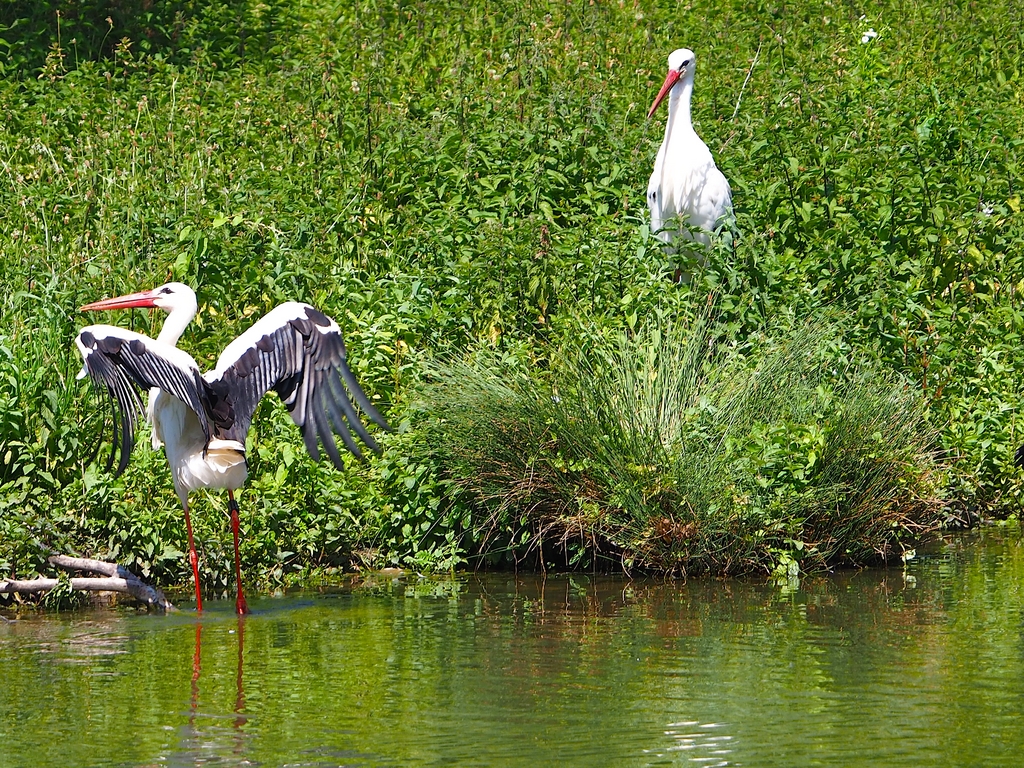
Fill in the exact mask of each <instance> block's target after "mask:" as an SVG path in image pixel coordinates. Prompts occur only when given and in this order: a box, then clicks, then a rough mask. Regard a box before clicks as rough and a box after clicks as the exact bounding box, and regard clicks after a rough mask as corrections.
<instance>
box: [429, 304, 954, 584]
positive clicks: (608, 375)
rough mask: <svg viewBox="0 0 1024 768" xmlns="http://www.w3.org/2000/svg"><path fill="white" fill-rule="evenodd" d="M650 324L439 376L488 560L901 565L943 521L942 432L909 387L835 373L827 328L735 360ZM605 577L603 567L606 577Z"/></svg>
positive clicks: (437, 407) (700, 329) (447, 445)
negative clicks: (913, 545) (544, 362)
mask: <svg viewBox="0 0 1024 768" xmlns="http://www.w3.org/2000/svg"><path fill="white" fill-rule="evenodd" d="M720 330H721V329H716V328H711V327H709V326H707V325H706V324H700V323H698V324H696V325H695V326H694V327H691V328H689V329H687V330H684V329H683V328H682V327H680V326H678V325H675V326H673V325H668V326H661V325H651V326H645V327H644V329H643V330H642V331H641V332H640V333H638V334H637V335H636V336H633V337H629V336H623V335H621V334H615V335H612V336H611V337H609V338H604V339H602V338H600V337H598V336H595V335H591V336H590V337H589V338H588V336H587V334H585V333H581V334H579V338H583V339H586V341H587V343H586V344H584V345H582V346H579V347H572V348H566V349H563V350H561V351H559V352H558V353H556V354H552V357H551V359H550V367H549V368H547V369H538V368H537V367H536V366H528V365H522V364H519V363H515V362H506V363H505V364H503V365H502V364H498V363H497V361H495V360H494V359H493V358H492V357H491V356H488V355H484V356H482V357H480V358H478V359H476V360H474V361H472V362H460V363H455V364H453V365H450V366H446V367H442V368H439V369H438V371H437V374H436V381H435V382H433V383H431V384H430V385H429V386H428V388H427V390H426V392H425V395H424V399H425V401H426V402H427V403H429V404H430V405H429V406H428V407H427V411H426V413H427V415H428V417H429V418H428V423H427V426H426V428H427V429H428V430H429V433H430V434H431V438H430V443H429V444H430V446H431V449H432V453H433V455H436V456H438V457H439V464H440V465H441V466H442V467H444V468H446V469H447V471H448V473H449V474H450V481H451V482H452V483H453V484H454V485H456V486H457V487H458V488H460V489H462V490H463V491H464V492H465V493H467V494H469V495H470V496H472V497H473V499H474V500H475V501H476V502H477V506H478V507H480V508H482V509H484V510H486V511H487V514H486V515H485V516H484V517H483V518H480V519H477V521H476V523H475V533H476V534H477V541H478V542H479V548H480V549H479V551H480V553H481V554H482V555H484V556H485V557H493V555H494V554H495V553H505V554H506V555H507V558H508V559H512V558H514V559H516V560H521V559H524V558H526V557H527V556H528V555H530V554H531V553H532V555H533V557H534V559H540V561H541V564H542V565H543V564H544V563H545V562H547V560H550V561H551V563H558V564H560V565H563V566H564V565H573V566H578V565H597V564H598V563H597V561H598V560H599V559H602V558H603V559H605V560H608V559H611V560H612V561H613V562H614V564H615V565H616V566H618V565H619V564H620V563H621V564H622V565H623V566H625V567H626V568H633V567H637V568H641V569H644V570H653V571H658V572H680V573H684V574H685V573H699V572H713V573H732V572H744V571H750V570H754V569H758V568H767V569H772V568H774V567H777V566H778V565H780V564H783V565H786V564H788V563H790V562H799V563H800V564H801V566H802V567H803V568H805V569H807V568H810V569H820V568H826V567H831V566H834V565H839V564H864V563H870V562H877V561H880V560H886V559H892V558H894V557H898V556H900V555H901V554H902V551H903V549H904V544H905V542H914V541H916V540H917V538H918V537H919V536H921V535H922V534H923V533H926V532H927V531H930V530H934V529H935V528H936V527H937V526H938V525H939V524H940V522H941V513H942V505H941V503H940V501H939V496H938V492H939V489H940V488H941V474H940V473H939V472H938V471H937V466H936V464H935V461H934V457H933V455H932V452H931V450H930V449H931V446H932V444H933V442H934V437H935V432H934V429H932V428H930V427H929V426H928V424H927V422H926V420H925V418H924V412H923V407H922V402H921V398H920V396H919V395H918V394H917V393H915V392H914V391H913V390H910V389H908V387H907V382H905V381H899V380H893V379H891V378H890V377H888V376H886V375H885V374H884V373H882V372H881V371H879V370H877V369H875V368H874V367H865V368H861V367H854V368H850V369H842V368H836V367H835V365H836V354H835V353H836V348H837V346H841V345H837V343H836V338H837V337H836V335H835V329H833V328H830V327H829V326H823V327H815V326H800V327H798V328H797V329H796V330H794V331H791V332H789V333H788V334H785V335H782V336H781V339H776V338H766V339H758V340H757V341H753V340H752V341H750V342H748V343H747V344H746V345H744V348H743V349H742V350H737V349H734V348H730V347H729V345H728V343H727V341H726V339H723V338H722V337H721V336H720V335H719V331H720ZM606 565H607V563H606Z"/></svg>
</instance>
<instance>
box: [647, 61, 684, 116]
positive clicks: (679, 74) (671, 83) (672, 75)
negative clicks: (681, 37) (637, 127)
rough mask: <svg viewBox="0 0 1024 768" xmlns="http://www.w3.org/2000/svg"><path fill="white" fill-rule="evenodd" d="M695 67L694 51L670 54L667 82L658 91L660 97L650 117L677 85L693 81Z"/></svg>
mask: <svg viewBox="0 0 1024 768" xmlns="http://www.w3.org/2000/svg"><path fill="white" fill-rule="evenodd" d="M695 65H696V60H695V58H694V55H693V51H691V50H690V49H689V48H680V49H678V50H675V51H672V53H670V54H669V56H668V74H667V75H666V76H665V82H664V84H662V86H661V90H660V91H658V95H657V96H656V97H655V99H654V103H653V104H652V105H651V108H650V110H648V112H647V116H648V117H650V116H651V115H653V114H654V112H655V110H657V108H658V105H659V104H661V102H662V100H663V99H664V98H665V97H666V96H668V94H669V91H671V90H672V89H673V88H674V87H675V86H676V84H677V83H685V82H687V81H690V82H692V81H693V70H694V67H695Z"/></svg>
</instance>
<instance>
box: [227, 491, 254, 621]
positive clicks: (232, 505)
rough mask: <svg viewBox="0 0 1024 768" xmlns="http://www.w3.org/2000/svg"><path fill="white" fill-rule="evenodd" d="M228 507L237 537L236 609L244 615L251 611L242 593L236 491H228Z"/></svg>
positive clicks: (232, 527) (232, 529) (233, 530)
mask: <svg viewBox="0 0 1024 768" xmlns="http://www.w3.org/2000/svg"><path fill="white" fill-rule="evenodd" d="M228 509H229V510H231V533H232V534H233V535H234V537H235V584H236V585H237V590H238V591H237V597H236V598H235V610H236V611H238V615H239V616H244V615H245V614H247V613H248V612H249V606H248V605H246V603H245V595H243V594H242V561H241V558H240V557H239V555H238V504H237V503H236V502H235V493H234V491H228Z"/></svg>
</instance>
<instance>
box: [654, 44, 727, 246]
mask: <svg viewBox="0 0 1024 768" xmlns="http://www.w3.org/2000/svg"><path fill="white" fill-rule="evenodd" d="M695 67H696V63H695V59H694V55H693V51H691V50H690V49H689V48H680V49H679V50H677V51H672V53H671V55H670V56H669V57H668V75H667V76H666V77H665V83H664V84H663V85H662V86H661V90H660V91H658V95H657V97H655V99H654V103H653V104H652V105H651V109H650V111H649V112H648V113H647V117H648V118H650V117H651V116H653V115H654V112H655V110H657V109H658V106H659V105H660V104H661V102H662V101H663V100H664V99H665V96H666V95H667V96H668V122H667V123H665V140H664V141H663V142H662V144H661V149H659V150H658V158H657V160H655V162H654V173H652V174H651V180H650V182H649V183H648V185H647V206H648V207H649V208H650V209H651V232H653V233H656V234H657V235H658V237H660V238H661V239H662V240H664V241H665V242H666V243H668V244H669V246H670V248H669V251H668V252H669V253H674V252H675V249H674V248H672V247H671V245H672V243H673V241H674V240H676V239H677V238H678V239H680V240H690V241H693V240H696V241H697V242H700V243H703V244H704V245H708V244H709V243H710V242H711V237H710V235H709V234H708V233H710V232H714V231H715V230H716V229H717V228H718V227H719V226H720V225H721V224H722V223H723V220H724V219H725V218H726V217H727V216H728V215H729V214H730V213H731V212H732V191H731V190H730V189H729V182H728V181H727V180H726V178H725V176H724V175H723V174H722V172H721V171H720V170H718V166H716V165H715V159H714V158H713V157H712V156H711V151H710V150H709V149H708V146H707V144H705V143H704V142H703V141H701V138H700V136H698V135H697V132H696V131H694V130H693V123H692V121H691V120H690V97H691V96H692V95H693V72H694V69H695ZM673 219H676V220H677V221H678V229H675V228H674V227H671V226H670V225H671V224H672V221H673ZM690 227H696V228H699V229H701V230H704V231H703V232H693V231H692V230H691V229H690Z"/></svg>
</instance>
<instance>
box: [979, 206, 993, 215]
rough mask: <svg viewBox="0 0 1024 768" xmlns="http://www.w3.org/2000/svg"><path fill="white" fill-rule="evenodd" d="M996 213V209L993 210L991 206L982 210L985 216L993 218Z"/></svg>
mask: <svg viewBox="0 0 1024 768" xmlns="http://www.w3.org/2000/svg"><path fill="white" fill-rule="evenodd" d="M995 212H996V211H995V208H993V207H992V206H991V205H986V206H983V207H982V209H981V213H982V215H984V216H991V215H992V214H993V213H995Z"/></svg>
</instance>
